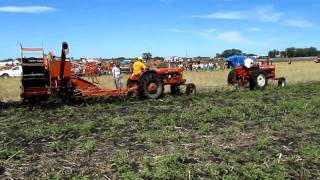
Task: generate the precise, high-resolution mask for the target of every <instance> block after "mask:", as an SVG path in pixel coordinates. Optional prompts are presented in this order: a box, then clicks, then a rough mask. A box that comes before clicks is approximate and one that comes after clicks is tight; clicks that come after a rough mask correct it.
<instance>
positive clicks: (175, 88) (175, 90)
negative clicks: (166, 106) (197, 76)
mask: <svg viewBox="0 0 320 180" xmlns="http://www.w3.org/2000/svg"><path fill="white" fill-rule="evenodd" d="M170 91H171V94H172V95H176V94H180V92H181V91H180V84H172V85H171V86H170Z"/></svg>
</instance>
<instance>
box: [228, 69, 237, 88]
mask: <svg viewBox="0 0 320 180" xmlns="http://www.w3.org/2000/svg"><path fill="white" fill-rule="evenodd" d="M236 76H237V75H236V71H235V70H234V69H233V70H232V71H230V72H229V75H228V85H235V84H236V82H237V77H236Z"/></svg>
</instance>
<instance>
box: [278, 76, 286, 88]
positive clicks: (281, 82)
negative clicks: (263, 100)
mask: <svg viewBox="0 0 320 180" xmlns="http://www.w3.org/2000/svg"><path fill="white" fill-rule="evenodd" d="M285 86H286V78H284V77H280V78H279V79H278V87H280V88H283V87H285Z"/></svg>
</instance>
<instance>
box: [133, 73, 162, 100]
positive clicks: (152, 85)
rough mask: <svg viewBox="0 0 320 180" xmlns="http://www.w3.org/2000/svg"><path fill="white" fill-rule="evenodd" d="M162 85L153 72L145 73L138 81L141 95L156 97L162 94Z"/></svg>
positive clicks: (149, 97)
mask: <svg viewBox="0 0 320 180" xmlns="http://www.w3.org/2000/svg"><path fill="white" fill-rule="evenodd" d="M163 90H164V86H163V83H162V81H161V80H160V79H159V77H158V76H157V75H156V74H154V73H148V74H145V75H144V76H143V77H142V79H141V80H140V83H139V93H140V96H141V97H146V98H148V99H157V98H159V97H161V96H162V94H163Z"/></svg>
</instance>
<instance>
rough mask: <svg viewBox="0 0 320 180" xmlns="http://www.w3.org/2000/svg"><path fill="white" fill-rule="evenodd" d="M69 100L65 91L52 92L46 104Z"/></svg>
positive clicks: (65, 102) (64, 102)
mask: <svg viewBox="0 0 320 180" xmlns="http://www.w3.org/2000/svg"><path fill="white" fill-rule="evenodd" d="M69 102H70V98H69V97H68V95H67V93H65V92H62V91H59V92H54V93H53V94H52V95H51V96H50V97H49V98H48V104H68V103H69Z"/></svg>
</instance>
